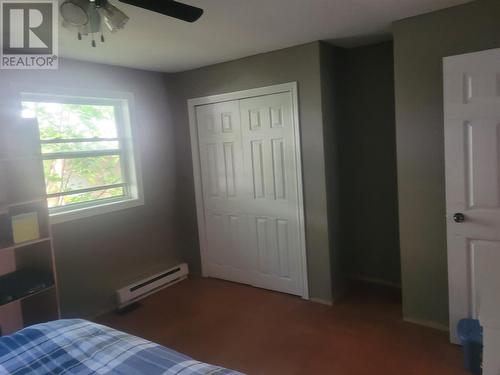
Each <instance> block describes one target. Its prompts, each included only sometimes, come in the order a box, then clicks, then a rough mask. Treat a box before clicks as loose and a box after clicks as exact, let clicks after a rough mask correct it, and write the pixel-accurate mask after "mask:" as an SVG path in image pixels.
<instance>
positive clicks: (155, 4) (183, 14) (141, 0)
mask: <svg viewBox="0 0 500 375" xmlns="http://www.w3.org/2000/svg"><path fill="white" fill-rule="evenodd" d="M120 1H121V2H122V3H125V4H130V5H134V6H136V7H139V8H144V9H147V10H150V11H152V12H156V13H161V14H164V15H166V16H169V17H174V18H177V19H180V20H182V21H186V22H194V21H196V20H198V18H200V17H201V15H202V14H203V9H200V8H197V7H194V6H191V5H187V4H183V3H179V2H177V1H173V0H120Z"/></svg>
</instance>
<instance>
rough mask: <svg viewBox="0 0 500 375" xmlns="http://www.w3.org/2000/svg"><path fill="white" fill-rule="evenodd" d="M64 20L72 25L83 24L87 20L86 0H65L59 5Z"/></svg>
mask: <svg viewBox="0 0 500 375" xmlns="http://www.w3.org/2000/svg"><path fill="white" fill-rule="evenodd" d="M59 10H60V12H61V16H62V18H63V20H64V22H65V23H66V24H68V25H72V26H77V27H78V26H83V25H86V24H87V23H88V22H89V13H88V11H89V2H88V1H87V0H65V1H63V2H62V4H61V6H60V7H59Z"/></svg>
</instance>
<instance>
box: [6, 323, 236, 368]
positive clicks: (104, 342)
mask: <svg viewBox="0 0 500 375" xmlns="http://www.w3.org/2000/svg"><path fill="white" fill-rule="evenodd" d="M0 374H2V375H3V374H16V375H27V374H30V375H42V374H43V375H45V374H61V375H62V374H66V375H87V374H99V375H115V374H120V375H160V374H162V375H173V374H176V375H195V374H206V375H208V374H210V375H222V374H228V375H241V373H239V372H237V371H232V370H229V369H225V368H222V367H217V366H213V365H209V364H207V363H202V362H199V361H196V360H194V359H192V358H190V357H188V356H186V355H183V354H180V353H178V352H176V351H174V350H171V349H168V348H166V347H164V346H161V345H158V344H155V343H153V342H150V341H147V340H145V339H142V338H139V337H136V336H131V335H129V334H126V333H124V332H120V331H117V330H114V329H112V328H109V327H105V326H102V325H99V324H95V323H92V322H89V321H86V320H81V319H67V320H57V321H54V322H49V323H44V324H38V325H34V326H31V327H28V328H25V329H23V330H21V331H19V332H17V333H14V334H12V335H10V336H4V337H0Z"/></svg>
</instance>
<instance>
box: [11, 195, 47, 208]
mask: <svg viewBox="0 0 500 375" xmlns="http://www.w3.org/2000/svg"><path fill="white" fill-rule="evenodd" d="M46 202H47V197H40V198H35V199H32V200H28V201H23V202H11V203H8V204H7V207H9V208H10V207H17V206H23V205H25V204H34V203H46Z"/></svg>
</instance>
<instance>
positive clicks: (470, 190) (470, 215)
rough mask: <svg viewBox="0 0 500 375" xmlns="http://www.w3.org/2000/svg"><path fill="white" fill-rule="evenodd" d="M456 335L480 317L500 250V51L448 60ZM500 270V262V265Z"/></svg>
mask: <svg viewBox="0 0 500 375" xmlns="http://www.w3.org/2000/svg"><path fill="white" fill-rule="evenodd" d="M444 112H445V157H446V204H447V223H448V277H449V298H450V332H451V340H452V342H458V339H457V336H456V324H457V322H458V320H460V319H461V318H466V317H473V318H478V316H479V314H480V313H481V306H482V301H481V296H482V294H483V292H484V291H485V289H484V283H483V285H482V278H481V275H482V273H483V267H485V265H487V264H488V263H490V264H495V263H498V259H499V258H498V254H499V252H500V49H497V50H490V51H484V52H479V53H473V54H467V55H461V56H453V57H448V58H445V60H444ZM496 267H497V269H500V264H497V265H496Z"/></svg>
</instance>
